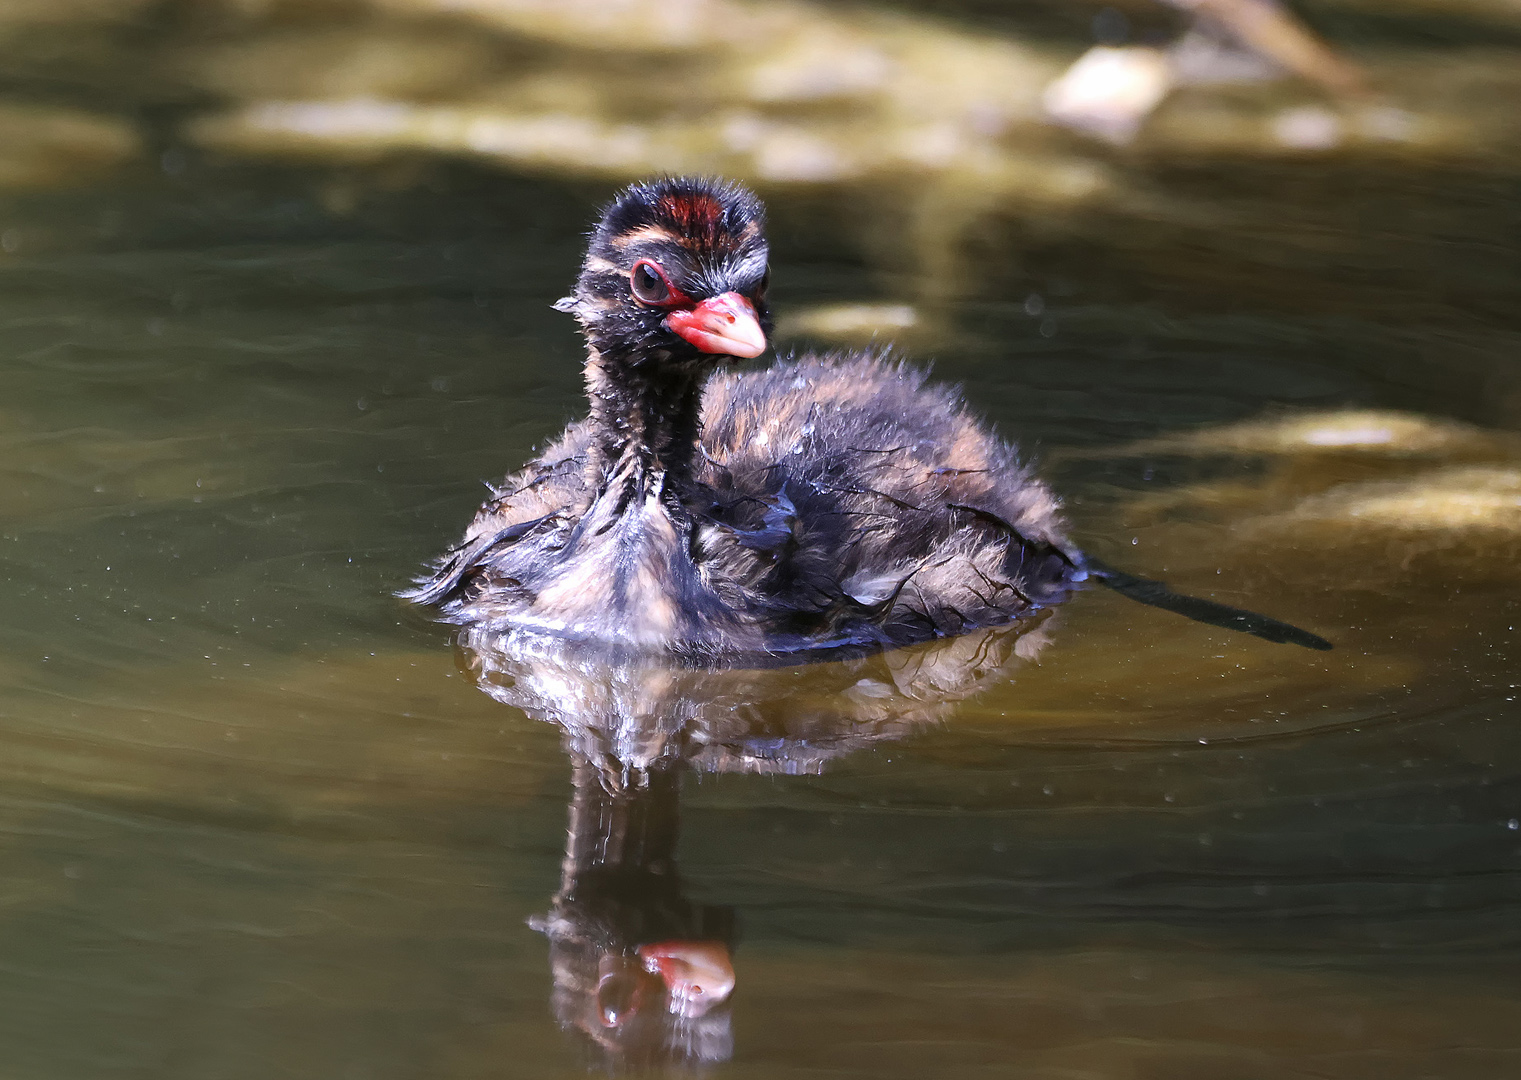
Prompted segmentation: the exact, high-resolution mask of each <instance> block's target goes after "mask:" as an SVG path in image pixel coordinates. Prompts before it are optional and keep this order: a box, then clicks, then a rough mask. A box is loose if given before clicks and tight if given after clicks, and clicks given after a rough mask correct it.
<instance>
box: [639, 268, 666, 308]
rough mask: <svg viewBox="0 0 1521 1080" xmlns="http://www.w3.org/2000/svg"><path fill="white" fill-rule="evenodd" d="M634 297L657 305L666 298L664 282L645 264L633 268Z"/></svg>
mask: <svg viewBox="0 0 1521 1080" xmlns="http://www.w3.org/2000/svg"><path fill="white" fill-rule="evenodd" d="M634 295H635V296H637V297H638V298H639V299H641V300H643V301H645V302H647V303H651V304H656V303H659V302H660V301H662V300H664V299H665V298H666V295H667V290H666V287H665V282H664V281H662V280H661V278H660V275H659V274H657V273H655V271H654V270H653V269H652V268H651V267H650V266H649V264H647V263H640V264H639V265H638V266H636V267H634Z"/></svg>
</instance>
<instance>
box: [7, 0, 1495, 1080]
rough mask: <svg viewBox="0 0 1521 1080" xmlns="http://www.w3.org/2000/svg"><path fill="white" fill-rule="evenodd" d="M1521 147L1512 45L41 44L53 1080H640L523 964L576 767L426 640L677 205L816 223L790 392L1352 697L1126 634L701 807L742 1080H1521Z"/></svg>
mask: <svg viewBox="0 0 1521 1080" xmlns="http://www.w3.org/2000/svg"><path fill="white" fill-rule="evenodd" d="M1518 92H1521V5H1518V3H1517V0H1444V2H1438V0H1302V2H1298V0H1296V2H1295V3H1294V4H1292V5H1291V6H1283V5H1280V4H1278V3H1275V2H1272V0H1172V2H1169V3H1158V2H1152V0H1122V2H1112V3H1085V2H1082V0H1022V2H1017V3H1016V2H1013V0H943V2H938V3H936V2H930V0H924V2H915V0H899V2H887V0H882V2H864V0H863V2H858V3H853V2H845V0H812V2H808V0H796V2H775V3H768V2H763V0H288V2H287V0H0V446H3V448H4V452H3V454H0V595H3V597H4V600H3V603H0V1061H4V1062H5V1068H6V1070H7V1075H8V1076H14V1077H17V1078H24V1080H43V1078H46V1080H54V1078H57V1080H65V1078H66V1080H83V1078H94V1077H149V1076H151V1077H154V1078H155V1080H159V1078H173V1077H181V1076H183V1077H187V1078H189V1077H195V1078H197V1080H203V1078H207V1077H218V1078H220V1077H227V1078H233V1077H243V1076H248V1077H259V1078H260V1080H268V1078H270V1077H307V1076H310V1077H322V1078H324V1080H328V1078H332V1077H335V1076H337V1077H344V1078H351V1077H352V1078H360V1077H387V1078H389V1077H398V1078H399V1077H413V1076H424V1075H426V1076H430V1077H439V1076H449V1077H453V1076H460V1077H475V1076H482V1077H484V1076H499V1075H500V1076H577V1075H584V1074H585V1070H586V1068H587V1067H588V1064H590V1065H592V1066H594V1067H602V1066H604V1065H608V1064H610V1063H611V1064H616V1062H609V1060H607V1059H606V1058H605V1057H603V1056H599V1052H598V1051H595V1050H594V1049H589V1048H588V1047H587V1046H585V1045H583V1043H584V1040H580V1041H578V1038H577V1037H576V1036H575V1034H574V1033H573V1032H562V1031H561V1030H559V1027H558V1024H557V1019H556V1016H555V1015H554V1014H553V1012H552V1010H551V1007H550V1004H549V1003H550V1000H551V996H552V993H553V975H552V972H551V970H550V962H549V959H548V956H547V954H548V946H547V945H546V942H545V939H544V938H543V937H541V936H540V935H539V934H538V933H536V932H535V931H534V930H533V929H531V928H530V927H529V926H528V925H527V920H528V919H529V918H530V917H533V916H537V915H542V914H543V913H544V912H545V911H546V910H547V909H548V908H549V907H550V906H551V898H552V897H553V896H554V895H555V890H556V888H557V884H558V883H559V881H560V877H559V875H560V860H561V858H562V854H563V851H564V844H565V838H566V810H567V803H568V802H569V801H570V800H571V799H572V797H573V789H572V783H571V765H570V763H569V762H568V760H567V758H566V756H565V754H564V753H563V752H562V747H561V741H560V734H559V732H558V731H557V730H556V728H555V726H554V725H552V724H549V723H545V722H543V721H542V720H535V719H532V718H531V717H530V716H529V715H527V714H526V713H525V712H523V711H521V710H520V709H519V708H516V707H514V706H512V705H510V704H504V703H502V702H499V701H494V700H492V699H491V698H488V697H487V696H486V695H483V694H481V693H480V692H479V691H478V690H477V689H476V688H475V686H474V685H473V679H472V677H471V676H470V675H469V674H468V673H465V672H462V671H461V670H459V668H458V667H457V662H456V657H455V653H454V650H453V647H452V642H451V637H450V634H449V633H448V632H447V630H445V629H442V628H439V627H436V626H433V625H431V624H430V623H429V622H428V621H427V619H426V618H425V617H424V616H423V615H421V614H419V613H416V612H412V611H409V610H407V609H406V608H405V607H404V605H402V604H400V603H399V602H398V601H396V600H395V599H394V598H393V597H392V592H393V591H394V590H395V589H397V588H399V587H401V586H403V585H404V584H405V583H406V582H407V581H408V580H409V578H410V577H411V576H412V574H413V573H414V572H415V570H416V568H417V567H418V566H419V565H420V564H421V563H422V562H423V561H425V560H426V559H428V558H430V557H431V556H432V555H434V554H435V553H436V552H438V551H439V550H441V549H442V548H443V547H444V546H445V545H446V544H448V543H450V542H451V541H452V540H453V539H454V538H455V537H456V536H458V534H459V532H460V530H461V528H462V527H463V525H464V523H465V521H466V520H467V519H468V516H469V514H470V513H471V512H472V510H473V508H474V506H475V504H476V503H477V501H478V500H479V498H480V497H481V493H482V489H481V488H480V486H479V482H480V481H481V480H482V479H487V478H494V477H499V476H501V475H502V474H503V473H505V472H506V471H508V470H509V469H511V468H514V467H516V465H517V464H519V463H520V462H521V461H523V460H524V459H525V458H526V457H528V456H529V455H530V454H531V453H532V452H533V448H534V447H535V446H536V445H540V444H542V443H543V442H544V441H545V440H546V439H547V438H549V437H551V436H552V435H553V434H554V433H556V432H557V431H558V430H559V428H560V427H561V426H562V425H563V424H564V423H565V422H566V421H567V420H568V419H570V418H572V417H574V416H575V415H577V413H578V412H579V411H580V410H581V409H582V407H583V405H582V402H583V399H582V397H581V387H580V362H581V357H582V353H581V348H580V343H579V341H578V339H577V338H576V336H575V334H574V333H573V328H572V327H571V326H570V325H569V320H568V319H566V318H565V317H564V316H562V315H558V314H556V313H555V312H553V311H552V310H551V309H550V307H549V305H550V304H551V303H552V302H553V300H554V299H555V298H557V297H558V296H560V295H562V294H563V292H564V290H565V289H566V288H567V287H568V285H569V283H570V282H571V281H572V279H573V277H574V273H575V270H576V266H577V264H578V261H579V259H580V255H581V244H582V238H583V236H584V231H585V229H586V228H587V227H588V226H589V224H590V223H591V222H592V221H593V220H594V218H595V215H596V211H597V207H598V206H599V205H600V204H601V203H602V202H603V201H605V200H606V199H607V198H608V197H609V196H610V195H611V194H612V193H613V191H615V190H616V188H617V187H618V186H619V185H620V184H622V183H625V182H627V181H629V180H632V179H636V178H640V177H647V176H650V175H652V174H659V173H666V172H705V173H717V174H722V175H725V176H731V177H734V178H737V179H740V180H743V181H745V182H747V183H749V184H751V185H753V186H754V187H755V188H756V189H757V190H758V192H759V193H760V194H761V195H762V196H763V197H764V198H765V200H766V201H767V203H768V205H769V208H770V215H771V219H770V220H771V224H770V229H771V235H772V243H773V265H774V283H775V284H774V288H773V296H774V299H775V307H776V310H777V313H778V315H779V319H780V321H779V325H778V333H777V346H778V351H779V352H780V353H783V354H785V353H786V352H788V351H789V350H794V349H802V348H808V347H825V348H836V347H849V346H855V345H862V344H866V343H870V342H873V341H875V342H877V343H886V342H894V343H896V345H897V346H898V347H899V348H900V350H902V351H903V352H904V353H906V354H907V355H909V356H910V357H912V358H914V359H915V360H916V361H918V362H925V363H933V364H934V365H935V371H936V374H937V376H938V377H941V378H945V379H948V380H951V381H954V382H958V383H960V384H961V385H962V386H963V388H964V391H965V394H966V396H967V398H968V400H969V401H970V403H971V405H972V407H973V408H974V409H975V410H976V411H978V412H979V413H982V414H984V415H986V416H988V417H989V418H990V419H991V420H992V421H993V422H994V423H995V424H996V425H998V427H999V429H1000V430H1001V431H1003V432H1004V433H1005V434H1007V435H1008V436H1009V437H1011V438H1014V439H1017V440H1018V441H1019V442H1020V444H1021V446H1022V447H1023V448H1024V451H1025V453H1026V455H1027V456H1028V457H1030V458H1031V459H1033V460H1034V461H1035V462H1036V463H1037V466H1038V468H1039V469H1040V471H1041V472H1042V474H1043V475H1045V476H1046V477H1047V478H1049V479H1050V481H1051V482H1052V484H1053V485H1054V486H1055V487H1056V488H1057V489H1058V490H1059V491H1060V492H1062V493H1063V495H1064V497H1065V499H1066V503H1067V507H1068V511H1069V513H1070V515H1071V517H1072V519H1073V524H1074V533H1075V535H1076V536H1077V537H1078V539H1079V542H1080V543H1082V544H1083V545H1084V546H1085V547H1087V548H1089V549H1090V550H1092V551H1093V552H1094V553H1095V554H1098V555H1100V556H1102V557H1103V558H1105V559H1106V560H1108V561H1110V562H1112V563H1115V564H1117V565H1120V566H1122V567H1124V568H1125V569H1128V570H1132V571H1134V572H1136V573H1141V574H1147V575H1150V576H1156V577H1165V578H1166V579H1167V580H1168V581H1169V582H1171V583H1172V584H1173V585H1174V586H1175V587H1177V588H1179V589H1181V590H1183V591H1188V592H1193V593H1198V594H1202V595H1208V596H1212V597H1214V598H1216V599H1219V600H1221V601H1223V602H1226V603H1231V604H1237V605H1240V606H1245V607H1249V608H1255V609H1258V610H1264V611H1268V612H1270V613H1272V614H1274V615H1276V616H1279V617H1281V618H1285V619H1289V620H1291V621H1294V622H1296V623H1298V624H1300V625H1303V626H1305V627H1307V628H1309V629H1311V630H1314V631H1315V632H1317V633H1320V634H1323V635H1324V636H1326V637H1328V638H1330V639H1331V640H1333V641H1334V642H1335V644H1336V649H1335V651H1333V652H1331V653H1326V654H1320V653H1315V654H1311V653H1308V652H1304V651H1301V650H1295V649H1290V648H1286V647H1282V646H1273V645H1269V644H1266V643H1262V642H1259V641H1256V640H1255V639H1247V638H1242V637H1240V636H1237V635H1229V634H1226V633H1224V632H1222V631H1219V630H1215V629H1211V628H1208V627H1203V626H1199V625H1197V624H1190V623H1185V622H1183V621H1181V620H1179V619H1177V618H1176V617H1174V616H1170V615H1168V614H1166V613H1164V612H1158V611H1155V610H1152V609H1145V608H1140V607H1138V606H1137V605H1133V604H1130V603H1129V602H1127V601H1125V600H1124V599H1122V598H1120V597H1117V596H1113V595H1101V594H1098V593H1088V594H1084V595H1082V596H1079V597H1077V598H1076V599H1075V600H1073V601H1072V602H1071V603H1069V604H1067V605H1065V606H1064V607H1063V609H1062V610H1060V611H1059V612H1057V617H1056V618H1053V619H1052V620H1050V622H1049V623H1048V624H1043V625H1042V634H1044V635H1045V636H1046V638H1048V639H1049V640H1048V643H1047V644H1046V645H1045V648H1044V649H1043V650H1042V651H1041V652H1040V657H1039V663H1038V664H1034V663H1031V664H1026V665H1024V666H1022V667H1020V668H1019V670H1018V671H1017V673H1015V674H1012V675H1010V676H1008V678H1007V679H1003V680H1002V681H999V682H997V685H989V686H986V687H984V688H983V689H982V691H981V692H980V693H979V694H978V695H977V696H975V697H970V698H968V700H966V701H962V702H960V703H959V704H955V707H954V708H952V707H951V706H950V705H946V707H945V708H944V709H943V710H941V711H938V712H935V719H934V722H933V723H931V722H929V721H925V722H924V724H923V725H922V726H921V727H919V728H918V729H916V730H914V731H911V732H910V731H902V732H895V733H894V734H893V736H892V739H891V740H888V741H884V742H882V743H880V744H877V745H872V746H866V747H863V748H862V749H860V750H858V751H857V752H856V753H854V754H851V755H842V756H841V757H840V758H839V760H836V761H831V762H830V763H829V766H828V768H827V770H825V771H824V773H823V775H822V776H791V775H751V774H740V773H732V774H723V775H705V776H704V777H703V779H702V781H701V783H698V782H696V780H695V776H692V777H688V778H687V780H686V781H685V782H684V787H683V789H682V791H681V794H680V800H681V812H682V830H683V831H682V834H681V840H680V845H679V848H678V855H679V859H680V864H681V873H682V880H683V882H684V888H685V889H686V892H687V896H688V898H689V899H690V900H691V902H692V903H694V904H705V905H712V906H714V907H715V908H723V909H724V910H728V909H732V910H733V911H734V913H735V916H736V919H737V924H738V927H739V929H738V937H737V941H738V945H737V947H736V950H735V953H734V968H735V974H736V977H737V980H738V984H737V985H738V988H737V989H736V991H735V996H734V999H733V1030H732V1041H731V1043H724V1044H723V1046H722V1047H720V1050H721V1052H719V1051H713V1052H712V1053H709V1054H708V1056H709V1057H719V1058H723V1057H732V1060H731V1061H729V1063H728V1064H716V1063H715V1064H713V1066H712V1067H713V1068H714V1069H715V1070H717V1072H719V1073H720V1074H722V1075H733V1076H744V1077H757V1078H758V1077H790V1076H798V1077H801V1076H809V1077H818V1076H842V1077H843V1076H872V1077H899V1076H901V1077H924V1076H944V1077H967V1078H971V1077H989V1076H1000V1077H1002V1076H1011V1077H1014V1076H1017V1077H1041V1078H1050V1080H1057V1078H1063V1080H1066V1078H1072V1077H1095V1078H1097V1077H1103V1078H1106V1080H1107V1078H1111V1077H1113V1078H1126V1080H1128V1078H1132V1077H1134V1078H1137V1080H1150V1078H1158V1080H1160V1078H1163V1077H1165V1078H1168V1080H1187V1078H1191V1077H1199V1078H1203V1077H1211V1078H1232V1080H1234V1078H1238V1077H1239V1078H1278V1077H1306V1076H1315V1077H1338V1078H1342V1077H1345V1078H1374V1077H1376V1078H1379V1080H1388V1078H1403V1077H1411V1078H1414V1077H1430V1076H1441V1077H1443V1078H1444V1080H1452V1078H1468V1077H1474V1078H1488V1077H1502V1076H1513V1075H1516V1074H1517V1072H1518V1071H1521V1034H1518V1033H1521V1001H1518V1000H1517V994H1516V989H1515V988H1516V986H1517V985H1518V982H1517V978H1516V977H1517V975H1518V974H1521V971H1518V967H1521V965H1518V961H1521V831H1518V830H1521V825H1518V820H1521V728H1518V720H1521V709H1518V708H1517V705H1516V697H1517V691H1518V684H1521V679H1517V677H1516V672H1517V670H1518V661H1521V656H1518V649H1517V645H1516V636H1517V635H1516V629H1515V627H1516V619H1517V617H1518V614H1521V611H1518V603H1517V601H1518V599H1521V569H1518V567H1521V563H1518V561H1517V553H1518V541H1521V436H1518V428H1521V308H1518V304H1517V297H1518V295H1521V108H1518V107H1517V106H1518V102H1521V93H1518ZM1009 679H1012V681H1009ZM821 685H822V684H821ZM821 693H822V691H821ZM726 1037H727V1036H726ZM721 1041H722V1040H718V1042H721ZM718 1042H715V1043H714V1045H715V1046H716V1045H718Z"/></svg>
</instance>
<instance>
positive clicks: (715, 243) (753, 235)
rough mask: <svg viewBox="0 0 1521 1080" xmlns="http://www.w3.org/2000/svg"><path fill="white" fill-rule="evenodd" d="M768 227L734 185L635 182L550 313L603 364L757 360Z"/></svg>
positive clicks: (612, 208) (764, 327)
mask: <svg viewBox="0 0 1521 1080" xmlns="http://www.w3.org/2000/svg"><path fill="white" fill-rule="evenodd" d="M764 224H765V210H764V208H763V207H762V206H761V203H760V200H759V199H757V198H756V197H755V196H754V195H752V194H751V193H750V192H748V191H746V190H745V189H744V188H742V187H740V186H739V185H737V184H733V183H727V182H724V181H719V180H709V179H702V178H691V177H677V178H672V179H666V180H657V181H653V182H651V183H645V184H635V185H633V186H632V187H630V188H628V189H626V190H625V191H623V192H622V193H621V194H619V195H618V197H617V198H616V199H614V200H613V201H612V203H611V204H609V206H608V207H607V209H606V210H605V211H604V212H603V214H602V220H601V221H599V222H598V223H597V227H596V228H595V229H594V230H593V231H592V235H591V243H590V245H589V246H588V248H587V252H586V261H585V262H584V263H583V264H582V266H581V276H580V277H579V278H578V279H577V280H576V287H575V291H574V292H573V293H572V294H571V295H570V296H567V297H566V298H565V299H564V300H561V301H560V302H559V303H558V304H556V305H555V306H556V307H558V308H559V309H560V310H561V311H568V312H570V313H572V314H574V315H575V316H576V318H577V319H579V320H580V322H581V325H582V327H583V328H584V330H585V333H586V336H587V340H588V341H589V342H590V343H591V345H592V347H593V348H594V349H595V350H596V351H597V353H598V354H599V355H600V356H601V357H602V359H603V360H604V361H613V362H620V361H621V362H622V363H625V364H629V365H632V366H635V367H644V366H647V365H649V364H652V363H655V364H677V365H681V366H684V367H686V366H698V365H700V366H706V365H707V364H710V363H712V362H713V361H715V360H717V359H719V358H722V357H726V356H729V357H752V356H759V355H760V354H761V353H762V352H764V351H765V349H766V336H767V334H768V332H769V330H770V326H771V319H770V313H769V311H768V309H767V305H766V286H767V284H768V279H769V274H768V271H767V265H766V260H767V247H766V237H765V232H764Z"/></svg>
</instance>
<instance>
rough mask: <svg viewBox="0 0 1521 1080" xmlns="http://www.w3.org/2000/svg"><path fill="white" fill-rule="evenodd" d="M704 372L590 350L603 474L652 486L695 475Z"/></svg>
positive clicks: (590, 386)
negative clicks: (637, 360)
mask: <svg viewBox="0 0 1521 1080" xmlns="http://www.w3.org/2000/svg"><path fill="white" fill-rule="evenodd" d="M702 375H703V373H702V372H701V371H700V370H698V369H695V368H689V367H686V366H677V365H672V364H657V363H643V364H639V363H635V362H632V361H630V360H628V359H625V358H623V357H619V356H616V355H613V354H610V353H603V352H599V351H598V350H597V349H596V348H591V349H590V350H589V356H588V359H587V362H586V393H587V396H588V397H589V398H590V399H591V419H592V424H593V426H594V428H595V429H596V442H595V447H596V450H595V454H596V455H597V457H598V459H599V460H597V461H596V462H595V464H596V466H597V467H598V468H599V470H601V472H602V474H603V475H604V476H622V477H626V478H628V479H629V480H630V481H633V482H635V483H636V484H637V485H638V486H640V487H647V486H649V485H651V484H657V485H663V484H667V483H669V482H671V481H677V482H678V483H679V482H680V481H683V480H685V479H687V478H688V477H689V476H690V475H691V472H692V461H693V459H694V458H695V456H696V453H697V439H698V435H699V434H700V433H701V430H702V424H701V410H702V385H703V378H702Z"/></svg>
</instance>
